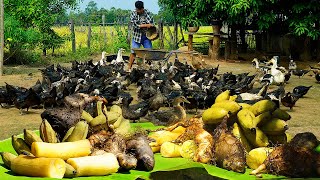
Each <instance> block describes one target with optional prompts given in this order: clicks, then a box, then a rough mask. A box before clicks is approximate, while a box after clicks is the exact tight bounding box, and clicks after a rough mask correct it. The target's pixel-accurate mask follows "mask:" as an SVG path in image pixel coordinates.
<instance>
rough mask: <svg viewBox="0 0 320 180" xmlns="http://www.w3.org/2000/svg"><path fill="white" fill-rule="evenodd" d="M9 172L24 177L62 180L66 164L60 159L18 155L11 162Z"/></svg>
mask: <svg viewBox="0 0 320 180" xmlns="http://www.w3.org/2000/svg"><path fill="white" fill-rule="evenodd" d="M11 170H12V171H13V172H14V173H16V174H20V175H24V176H33V177H49V178H59V179H62V178H63V176H64V174H65V171H66V163H65V162H64V161H63V160H62V159H60V158H37V157H32V156H26V155H19V156H18V157H16V158H15V159H13V160H12V162H11Z"/></svg>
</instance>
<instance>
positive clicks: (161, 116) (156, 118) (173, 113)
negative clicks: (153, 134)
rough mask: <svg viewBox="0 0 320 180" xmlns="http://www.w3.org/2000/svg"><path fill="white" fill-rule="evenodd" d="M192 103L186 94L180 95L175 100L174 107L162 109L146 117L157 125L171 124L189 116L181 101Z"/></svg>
mask: <svg viewBox="0 0 320 180" xmlns="http://www.w3.org/2000/svg"><path fill="white" fill-rule="evenodd" d="M182 102H184V103H190V101H188V100H187V98H185V97H184V96H178V97H176V98H174V100H173V103H172V104H173V107H171V108H169V109H167V110H161V111H158V112H154V113H151V114H149V115H147V116H146V117H145V118H146V119H147V120H149V121H150V122H151V123H153V124H155V125H170V124H174V123H176V122H178V121H183V120H185V119H186V118H187V113H186V110H185V109H184V108H183V107H182V106H181V103H182Z"/></svg>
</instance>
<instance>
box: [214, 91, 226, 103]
mask: <svg viewBox="0 0 320 180" xmlns="http://www.w3.org/2000/svg"><path fill="white" fill-rule="evenodd" d="M229 99H230V90H226V91H224V92H222V93H220V94H219V95H218V96H217V97H216V99H215V101H214V102H215V103H217V102H221V101H225V100H229Z"/></svg>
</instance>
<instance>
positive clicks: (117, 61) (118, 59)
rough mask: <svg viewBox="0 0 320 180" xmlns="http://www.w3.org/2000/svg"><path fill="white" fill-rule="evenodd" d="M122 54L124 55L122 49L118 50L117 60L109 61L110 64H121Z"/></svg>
mask: <svg viewBox="0 0 320 180" xmlns="http://www.w3.org/2000/svg"><path fill="white" fill-rule="evenodd" d="M122 53H124V49H123V48H120V49H119V50H118V54H117V58H116V59H115V60H113V61H111V64H120V63H123V62H124V60H123V57H122Z"/></svg>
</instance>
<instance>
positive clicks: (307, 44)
mask: <svg viewBox="0 0 320 180" xmlns="http://www.w3.org/2000/svg"><path fill="white" fill-rule="evenodd" d="M300 57H301V58H300V59H301V60H302V61H311V60H312V54H311V39H310V37H306V38H305V40H304V48H303V51H302V53H301V55H300Z"/></svg>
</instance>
